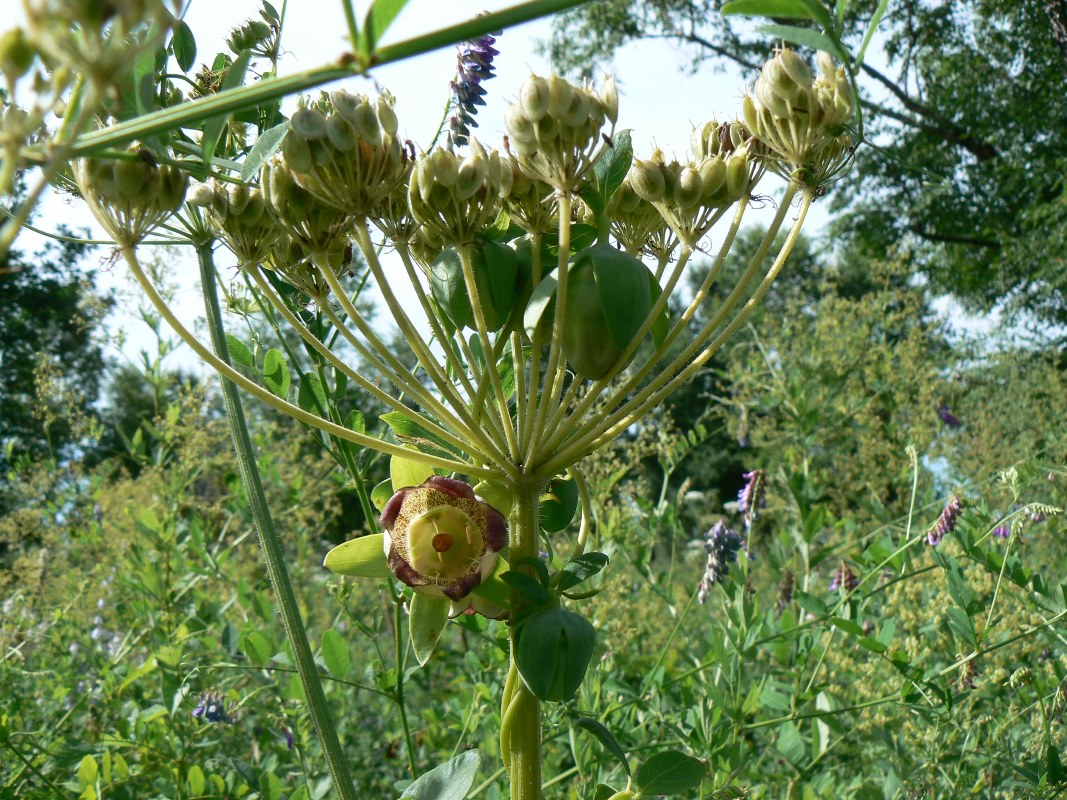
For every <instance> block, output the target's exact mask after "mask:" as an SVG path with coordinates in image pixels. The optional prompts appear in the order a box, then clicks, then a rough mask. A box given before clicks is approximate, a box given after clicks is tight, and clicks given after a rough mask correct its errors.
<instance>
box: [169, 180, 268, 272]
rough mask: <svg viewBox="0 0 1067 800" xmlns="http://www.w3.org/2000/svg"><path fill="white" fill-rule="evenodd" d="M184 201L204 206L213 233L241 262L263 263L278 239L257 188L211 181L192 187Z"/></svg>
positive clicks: (261, 195) (242, 184)
mask: <svg viewBox="0 0 1067 800" xmlns="http://www.w3.org/2000/svg"><path fill="white" fill-rule="evenodd" d="M187 200H188V202H189V204H190V205H194V206H199V207H201V208H203V209H204V211H205V215H206V216H207V220H208V223H209V224H210V225H211V227H212V228H213V229H214V231H215V233H216V234H218V236H219V238H221V239H222V240H223V241H224V242H225V243H226V246H227V247H229V248H230V250H232V251H233V253H234V255H236V256H237V258H239V259H240V260H241V262H242V263H245V264H259V263H262V262H263V261H265V260H266V259H267V256H268V255H269V254H270V252H271V250H272V249H273V247H274V245H275V243H276V242H277V241H278V236H279V234H280V230H279V228H278V225H277V223H276V222H275V221H274V219H273V218H272V217H271V216H270V214H268V213H267V205H266V203H265V202H264V200H263V194H262V192H260V190H259V188H257V187H250V186H248V185H247V184H244V183H222V182H219V181H215V180H212V181H211V182H210V183H198V184H196V185H194V186H192V187H191V188H190V189H189V196H188V198H187Z"/></svg>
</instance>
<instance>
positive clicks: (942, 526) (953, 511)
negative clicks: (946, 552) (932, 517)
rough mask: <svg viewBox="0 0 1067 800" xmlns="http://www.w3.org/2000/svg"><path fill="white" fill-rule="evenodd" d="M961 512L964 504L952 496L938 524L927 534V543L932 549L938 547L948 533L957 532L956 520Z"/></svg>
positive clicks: (938, 519)
mask: <svg viewBox="0 0 1067 800" xmlns="http://www.w3.org/2000/svg"><path fill="white" fill-rule="evenodd" d="M961 511H963V504H962V503H961V502H960V498H959V496H958V495H952V497H950V498H949V500H948V503H947V504H946V505H945V508H944V510H943V511H942V512H941V516H939V517H938V518H937V522H935V523H934V524H933V526H932V527H931V528H930V530H928V531H927V532H926V541H927V542H928V543H929V544H930V546H931V547H937V545H939V544H940V543H941V540H942V539H943V538H945V534H946V533H952V531H954V530H956V520H957V518H958V517H959V515H960V512H961Z"/></svg>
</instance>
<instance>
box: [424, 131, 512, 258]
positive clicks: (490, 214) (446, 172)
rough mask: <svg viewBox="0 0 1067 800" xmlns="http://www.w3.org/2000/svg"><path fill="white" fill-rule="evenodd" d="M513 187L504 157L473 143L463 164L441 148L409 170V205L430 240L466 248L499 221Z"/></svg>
mask: <svg viewBox="0 0 1067 800" xmlns="http://www.w3.org/2000/svg"><path fill="white" fill-rule="evenodd" d="M511 182H512V174H511V168H510V166H509V164H508V163H507V162H506V161H502V159H501V158H500V154H499V153H498V152H497V151H495V150H492V151H488V152H487V151H486V149H485V148H484V147H482V145H481V144H480V143H479V142H478V140H477V139H471V140H470V154H469V155H467V156H466V157H465V158H463V159H462V160H460V159H459V158H457V157H456V155H455V154H453V153H452V152H451V151H450V150H445V149H443V148H436V149H434V150H431V151H430V152H429V153H424V154H423V155H422V156H421V157H420V158H419V160H418V162H417V163H416V164H415V167H414V168H413V169H412V170H411V177H410V179H409V180H408V202H409V203H410V204H411V213H412V215H413V216H414V217H415V220H416V221H417V222H419V223H420V224H422V225H424V226H426V228H427V229H428V233H429V234H430V235H431V239H436V240H437V241H439V242H440V243H441V244H442V245H444V246H451V245H467V244H471V243H473V242H474V239H475V237H476V236H477V235H478V234H479V233H481V232H482V231H483V230H484V229H485V228H486V226H488V225H489V224H490V223H491V222H493V220H495V219H496V218H497V215H498V214H499V213H500V206H501V202H502V201H503V199H504V198H505V197H507V195H508V193H509V192H510V191H511Z"/></svg>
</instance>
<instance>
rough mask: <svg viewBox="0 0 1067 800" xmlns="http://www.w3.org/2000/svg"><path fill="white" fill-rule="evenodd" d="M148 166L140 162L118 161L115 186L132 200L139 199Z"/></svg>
mask: <svg viewBox="0 0 1067 800" xmlns="http://www.w3.org/2000/svg"><path fill="white" fill-rule="evenodd" d="M146 169H147V165H146V164H145V163H144V162H142V161H140V160H136V161H116V162H115V164H114V170H115V185H116V186H118V189H119V191H120V192H121V193H122V194H123V195H125V196H126V197H127V198H128V199H130V200H135V199H137V196H138V195H139V194H140V192H141V189H142V188H144V185H145V179H146V177H147V176H146V175H145V172H146Z"/></svg>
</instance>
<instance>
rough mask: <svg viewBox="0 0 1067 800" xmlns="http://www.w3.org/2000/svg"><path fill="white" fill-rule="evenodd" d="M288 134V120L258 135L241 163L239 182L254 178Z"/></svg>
mask: <svg viewBox="0 0 1067 800" xmlns="http://www.w3.org/2000/svg"><path fill="white" fill-rule="evenodd" d="M288 132H289V120H286V121H285V122H282V123H281V124H279V125H275V126H274V127H273V128H268V129H267V130H265V131H263V133H261V134H260V135H259V138H258V139H256V143H255V144H254V145H252V149H251V150H249V151H248V155H247V156H246V157H245V160H244V161H243V162H242V163H241V180H243V181H250V180H252V178H254V177H255V176H256V173H258V172H259V168H260V167H262V166H263V162H264V161H266V160H267V159H268V158H270V157H271V156H272V155H274V152H275V151H276V150H277V149H278V147H280V146H281V143H282V139H284V138H285V134H287V133H288Z"/></svg>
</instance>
